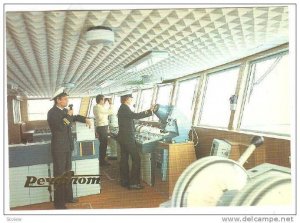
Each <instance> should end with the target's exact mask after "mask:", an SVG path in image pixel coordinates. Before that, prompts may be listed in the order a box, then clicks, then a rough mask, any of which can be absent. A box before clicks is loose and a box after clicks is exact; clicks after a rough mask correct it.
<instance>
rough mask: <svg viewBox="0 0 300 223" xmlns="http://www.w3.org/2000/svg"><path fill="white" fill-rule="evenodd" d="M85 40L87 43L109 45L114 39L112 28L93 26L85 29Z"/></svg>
mask: <svg viewBox="0 0 300 223" xmlns="http://www.w3.org/2000/svg"><path fill="white" fill-rule="evenodd" d="M85 40H86V41H87V43H88V44H89V45H98V44H103V45H109V44H111V43H113V42H114V41H115V35H114V32H113V30H112V29H111V28H109V27H106V26H94V27H90V28H89V29H88V30H87V32H86V34H85Z"/></svg>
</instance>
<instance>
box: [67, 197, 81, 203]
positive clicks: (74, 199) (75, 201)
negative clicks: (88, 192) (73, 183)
mask: <svg viewBox="0 0 300 223" xmlns="http://www.w3.org/2000/svg"><path fill="white" fill-rule="evenodd" d="M78 201H79V199H78V198H77V197H75V198H73V200H70V201H67V203H77V202H78Z"/></svg>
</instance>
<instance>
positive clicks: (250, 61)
mask: <svg viewBox="0 0 300 223" xmlns="http://www.w3.org/2000/svg"><path fill="white" fill-rule="evenodd" d="M280 55H282V56H285V55H288V56H289V50H288V49H285V50H282V51H279V52H274V53H272V54H269V55H264V56H261V57H259V58H254V59H252V60H249V61H248V63H249V69H248V70H247V74H246V75H247V78H246V85H245V89H244V95H243V98H242V106H241V110H240V113H239V114H238V122H237V131H239V132H244V133H255V134H257V133H258V134H264V135H269V136H278V137H290V135H288V134H283V133H282V134H281V133H274V132H269V131H260V130H253V129H244V128H241V125H242V120H243V115H244V111H245V107H246V101H247V98H248V96H249V87H250V81H251V76H252V75H251V67H252V65H253V64H254V63H259V62H264V61H267V60H270V59H273V58H276V57H278V56H280Z"/></svg>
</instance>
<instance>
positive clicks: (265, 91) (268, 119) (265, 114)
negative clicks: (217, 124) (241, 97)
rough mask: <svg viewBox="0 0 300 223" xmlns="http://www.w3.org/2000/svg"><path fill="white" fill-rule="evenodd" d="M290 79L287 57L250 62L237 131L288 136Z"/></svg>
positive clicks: (277, 56) (280, 56)
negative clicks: (244, 97) (245, 94)
mask: <svg viewBox="0 0 300 223" xmlns="http://www.w3.org/2000/svg"><path fill="white" fill-rule="evenodd" d="M290 79H291V77H290V73H289V57H288V54H280V55H276V56H273V57H268V58H265V59H263V60H258V61H254V62H253V63H252V64H251V66H250V71H249V80H248V88H247V97H246V100H245V107H244V112H243V114H242V119H241V126H240V129H242V130H250V131H258V132H266V133H275V134H279V135H290V111H291V94H290V93H291V92H290V91H291V90H290V88H291V86H290V83H291V82H290Z"/></svg>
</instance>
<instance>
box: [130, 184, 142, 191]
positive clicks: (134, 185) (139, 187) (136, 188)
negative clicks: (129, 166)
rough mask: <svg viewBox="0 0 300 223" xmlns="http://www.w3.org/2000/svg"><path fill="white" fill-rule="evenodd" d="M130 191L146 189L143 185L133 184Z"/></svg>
mask: <svg viewBox="0 0 300 223" xmlns="http://www.w3.org/2000/svg"><path fill="white" fill-rule="evenodd" d="M128 189H129V190H141V189H144V186H142V185H141V184H131V185H129V187H128Z"/></svg>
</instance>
